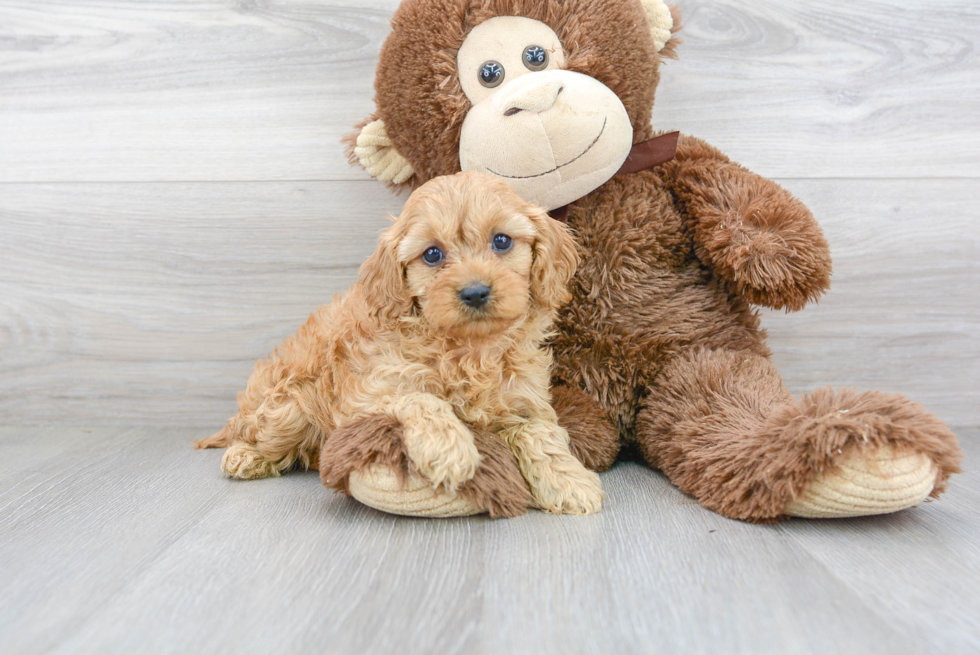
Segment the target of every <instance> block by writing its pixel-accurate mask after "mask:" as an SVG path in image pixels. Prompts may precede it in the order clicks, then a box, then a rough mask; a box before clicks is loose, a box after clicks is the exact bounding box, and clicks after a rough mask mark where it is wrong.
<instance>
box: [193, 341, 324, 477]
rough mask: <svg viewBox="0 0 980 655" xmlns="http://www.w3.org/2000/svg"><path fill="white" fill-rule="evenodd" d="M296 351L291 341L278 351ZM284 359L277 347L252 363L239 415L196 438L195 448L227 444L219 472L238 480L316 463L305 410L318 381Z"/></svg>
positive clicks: (295, 360)
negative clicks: (214, 431) (200, 437)
mask: <svg viewBox="0 0 980 655" xmlns="http://www.w3.org/2000/svg"><path fill="white" fill-rule="evenodd" d="M289 348H293V349H294V350H295V348H296V344H295V341H294V339H290V340H287V342H286V344H284V346H283V350H284V351H286V352H290V350H289ZM291 355H292V357H291V361H290V362H285V361H284V360H283V358H282V356H281V355H280V353H279V352H278V351H277V352H276V353H275V354H274V355H273V356H272V357H270V358H269V359H267V360H263V361H261V362H259V363H258V364H256V366H255V370H254V371H253V372H252V375H251V377H250V378H249V380H248V385H247V386H246V388H245V390H244V391H243V392H242V393H240V394H239V395H238V408H239V409H238V414H236V415H235V416H233V417H232V418H231V419H230V420H229V421H228V425H227V426H225V428H224V429H223V430H221V431H220V432H218V433H217V434H215V435H213V436H211V437H208V438H206V439H202V440H201V441H199V442H198V444H197V446H198V447H199V448H201V447H204V448H207V447H214V446H228V450H227V452H226V453H225V455H224V457H223V458H222V460H221V470H222V471H223V472H224V473H225V475H228V476H229V477H233V478H239V479H243V480H251V479H256V478H266V477H277V476H279V475H280V474H281V473H282V472H283V471H286V470H288V469H290V468H292V467H293V466H294V465H295V464H297V463H299V465H301V466H303V467H305V468H310V467H311V466H316V456H317V453H318V452H319V447H320V439H321V436H322V433H321V431H320V429H319V428H318V426H317V425H316V424H315V422H314V420H313V418H312V416H311V411H310V409H309V408H312V407H314V406H315V404H316V402H317V400H316V399H317V390H316V385H317V380H316V378H314V377H313V376H312V375H311V374H310V373H309V372H308V371H307V370H304V367H303V366H302V364H303V363H304V361H305V360H303V359H302V358H299V357H297V356H296V355H295V352H292V353H291Z"/></svg>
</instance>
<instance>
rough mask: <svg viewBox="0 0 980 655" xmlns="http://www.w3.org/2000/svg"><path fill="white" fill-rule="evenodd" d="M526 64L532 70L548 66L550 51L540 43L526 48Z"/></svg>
mask: <svg viewBox="0 0 980 655" xmlns="http://www.w3.org/2000/svg"><path fill="white" fill-rule="evenodd" d="M524 65H525V66H527V67H528V68H529V69H530V70H533V71H539V70H544V69H545V68H547V67H548V51H547V50H545V49H544V48H542V47H541V46H539V45H529V46H528V47H526V48H524Z"/></svg>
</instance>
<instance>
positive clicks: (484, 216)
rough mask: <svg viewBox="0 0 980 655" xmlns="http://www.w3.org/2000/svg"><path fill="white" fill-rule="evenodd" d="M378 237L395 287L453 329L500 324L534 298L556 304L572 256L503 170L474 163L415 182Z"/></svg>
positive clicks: (558, 228)
mask: <svg viewBox="0 0 980 655" xmlns="http://www.w3.org/2000/svg"><path fill="white" fill-rule="evenodd" d="M385 247H387V248H389V249H390V250H391V251H392V254H393V257H392V259H393V261H392V263H393V264H394V265H395V266H396V267H397V269H398V271H399V273H400V274H401V278H402V280H401V283H402V289H401V294H402V296H403V297H406V298H409V299H411V303H412V304H417V305H418V306H419V307H420V308H421V310H422V313H423V315H424V317H425V318H426V320H427V321H428V322H429V323H430V324H431V325H433V326H434V327H436V328H438V329H440V330H444V331H446V332H448V333H451V334H453V335H455V336H460V337H481V336H490V335H493V334H496V333H499V332H500V331H502V330H505V329H507V328H509V327H511V326H513V325H515V324H517V323H519V322H521V321H523V320H524V319H525V318H526V317H527V316H528V314H529V312H530V311H531V310H532V309H533V308H534V307H535V306H540V307H544V308H546V309H553V308H556V307H557V306H558V305H560V304H561V303H562V302H563V301H564V300H565V299H566V298H567V292H566V291H565V284H566V283H567V282H568V279H569V278H570V277H571V275H572V273H573V272H574V269H575V264H576V256H575V248H574V242H573V241H572V238H571V236H570V235H569V234H568V232H567V230H566V229H565V226H564V225H562V224H561V223H559V222H557V221H555V220H553V219H551V218H550V217H548V215H547V214H546V213H544V211H543V210H541V209H540V208H538V207H535V206H533V205H530V204H528V203H527V202H526V201H524V200H523V199H521V198H520V197H519V196H518V195H517V194H516V193H515V192H514V191H513V189H511V187H510V185H508V184H507V183H506V182H504V181H503V180H501V179H499V178H497V177H495V176H492V175H488V174H484V173H475V172H466V173H459V174H457V175H453V176H446V177H441V178H436V179H434V180H432V181H430V182H428V183H426V184H425V185H423V186H422V187H420V188H419V189H418V190H417V191H416V192H415V193H413V194H412V196H411V197H410V198H409V199H408V202H407V203H406V204H405V208H404V210H403V212H402V214H401V216H400V217H399V218H398V219H397V221H396V222H395V225H393V226H392V228H391V229H390V230H389V232H388V233H387V234H386V235H385V237H383V238H382V249H384V248H385ZM365 283H368V284H369V283H370V281H369V280H365Z"/></svg>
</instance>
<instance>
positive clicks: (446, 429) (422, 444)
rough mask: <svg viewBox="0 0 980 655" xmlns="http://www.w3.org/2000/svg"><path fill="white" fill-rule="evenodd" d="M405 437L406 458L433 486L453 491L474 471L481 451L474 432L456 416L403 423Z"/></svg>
mask: <svg viewBox="0 0 980 655" xmlns="http://www.w3.org/2000/svg"><path fill="white" fill-rule="evenodd" d="M404 440H405V448H406V450H407V451H408V457H409V459H411V460H412V463H413V464H414V465H415V468H416V469H417V470H418V472H419V473H420V474H421V475H422V477H424V478H425V479H427V480H428V481H429V482H431V483H432V486H433V488H436V489H438V488H440V487H441V488H442V489H443V490H445V491H446V492H447V493H449V494H454V493H455V492H456V490H457V489H459V487H460V486H462V485H463V483H465V482H467V481H468V480H470V479H472V477H473V476H474V475H475V474H476V467H477V465H478V464H479V463H480V453H479V451H477V449H476V444H474V443H473V434H472V433H471V432H470V431H469V429H468V428H467V427H466V426H465V425H463V424H462V423H461V422H460V421H459V420H458V419H457V420H455V421H448V422H441V421H426V422H424V423H421V424H419V425H411V426H409V425H406V426H405V432H404Z"/></svg>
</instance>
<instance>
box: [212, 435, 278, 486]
mask: <svg viewBox="0 0 980 655" xmlns="http://www.w3.org/2000/svg"><path fill="white" fill-rule="evenodd" d="M221 471H222V472H223V473H224V474H225V475H227V476H228V477H229V478H238V479H239V480H257V479H259V478H277V477H279V469H278V468H276V465H275V464H274V463H273V462H271V461H269V460H267V459H266V458H265V457H264V456H263V455H262V453H260V452H259V450H258V448H256V447H255V446H252V445H250V444H246V443H240V442H239V443H233V444H231V445H230V446H228V450H226V451H225V454H224V456H223V457H222V458H221Z"/></svg>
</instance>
